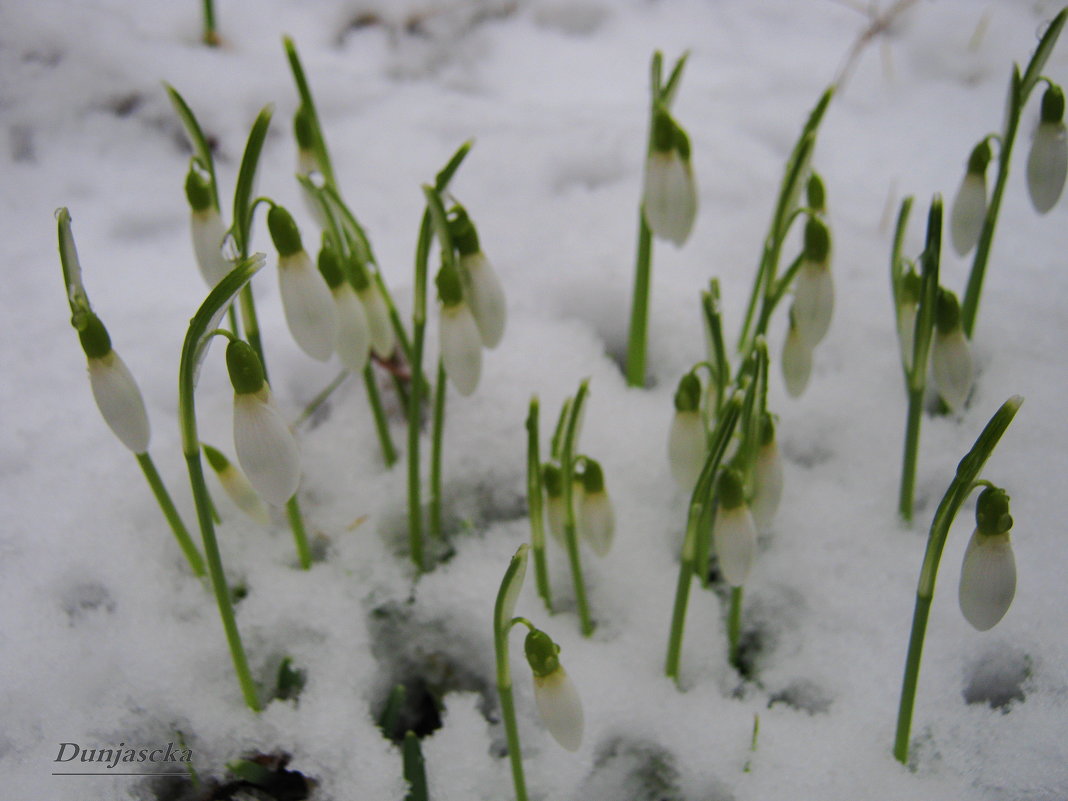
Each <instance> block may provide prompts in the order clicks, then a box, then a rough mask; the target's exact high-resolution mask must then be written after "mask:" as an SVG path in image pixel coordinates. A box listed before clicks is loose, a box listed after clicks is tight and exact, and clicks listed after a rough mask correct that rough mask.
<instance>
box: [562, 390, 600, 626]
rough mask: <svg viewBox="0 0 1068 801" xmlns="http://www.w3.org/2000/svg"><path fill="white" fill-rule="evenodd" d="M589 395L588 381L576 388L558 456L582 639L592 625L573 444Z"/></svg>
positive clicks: (565, 523)
mask: <svg viewBox="0 0 1068 801" xmlns="http://www.w3.org/2000/svg"><path fill="white" fill-rule="evenodd" d="M588 394H589V380H588V379H587V380H584V381H583V382H582V383H581V384H579V389H578V393H576V395H575V399H574V402H573V403H572V404H571V409H570V412H569V414H568V418H567V426H566V429H565V433H564V439H563V447H562V449H561V454H560V467H561V471H560V472H561V478H562V480H563V483H564V488H563V489H564V543H565V544H566V546H567V559H568V562H569V563H570V565H571V580H572V583H573V585H574V587H575V603H576V605H577V606H578V613H579V622H580V627H581V630H582V636H583V637H589V636H590V635H592V634H593V621H592V620H591V619H590V609H589V604H588V602H587V600H586V581H585V579H584V577H583V575H582V561H581V558H580V556H579V544H578V526H577V524H576V520H575V493H574V483H575V482H574V476H575V440H576V439H577V438H578V433H579V432H578V426H579V421H580V419H581V415H582V406H583V404H584V403H585V401H586V396H587V395H588Z"/></svg>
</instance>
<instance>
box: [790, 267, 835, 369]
mask: <svg viewBox="0 0 1068 801" xmlns="http://www.w3.org/2000/svg"><path fill="white" fill-rule="evenodd" d="M833 312H834V279H833V278H832V277H831V270H830V267H828V266H827V265H819V264H816V263H815V262H808V261H806V262H805V263H804V264H802V265H801V269H800V270H798V272H797V279H796V281H795V283H794V322H795V324H796V325H797V332H798V334H799V335H800V336H801V338H802V340H804V342H805V343H806V344H807V345H808V347H809V350H811V349H812V348H815V347H816V345H818V344H819V343H820V342H821V341H822V340H823V338H824V337H825V336H826V335H827V330H828V329H829V328H830V327H831V314H832V313H833Z"/></svg>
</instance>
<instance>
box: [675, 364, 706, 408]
mask: <svg viewBox="0 0 1068 801" xmlns="http://www.w3.org/2000/svg"><path fill="white" fill-rule="evenodd" d="M700 405H701V382H700V380H698V378H697V376H696V375H694V374H693V373H686V375H684V376H683V377H682V378H680V379H679V388H678V389H677V390H675V409H676V410H677V411H680V412H695V411H697V408H698V407H699V406H700Z"/></svg>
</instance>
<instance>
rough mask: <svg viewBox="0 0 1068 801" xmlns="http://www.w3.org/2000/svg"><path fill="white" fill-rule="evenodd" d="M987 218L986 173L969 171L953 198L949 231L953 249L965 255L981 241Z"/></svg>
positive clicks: (960, 254)
mask: <svg viewBox="0 0 1068 801" xmlns="http://www.w3.org/2000/svg"><path fill="white" fill-rule="evenodd" d="M985 219H986V174H985V173H978V172H972V171H970V170H969V171H968V172H966V173H965V174H964V180H962V181H961V184H960V188H959V189H958V190H957V195H956V197H955V198H954V200H953V211H952V213H951V216H950V219H949V233H950V238H951V239H952V241H953V249H954V250H955V251H957V255H959V256H964V255H966V254H967V253H968V252H969V251H971V249H972V248H974V247H975V245H976V243H977V242H978V241H979V235H980V234H981V233H982V231H983V221H984V220H985Z"/></svg>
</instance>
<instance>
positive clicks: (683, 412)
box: [668, 373, 708, 490]
mask: <svg viewBox="0 0 1068 801" xmlns="http://www.w3.org/2000/svg"><path fill="white" fill-rule="evenodd" d="M700 396H701V382H700V381H698V379H697V376H696V375H694V374H693V373H687V374H686V375H684V376H683V377H682V378H681V379H680V380H679V388H678V389H677V390H676V391H675V416H674V417H673V418H671V429H670V430H669V431H668V463H669V464H670V465H671V476H672V478H674V479H675V483H676V484H678V485H679V486H680V487H681V488H682V489H684V490H692V489H693V487H694V484H696V483H697V477H698V476H699V475H700V474H701V469H702V468H703V467H704V465H705V457H706V456H707V450H708V448H707V445H706V439H705V423H704V420H703V419H702V418H701V411H700V408H699V406H700Z"/></svg>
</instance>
